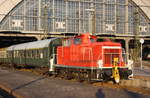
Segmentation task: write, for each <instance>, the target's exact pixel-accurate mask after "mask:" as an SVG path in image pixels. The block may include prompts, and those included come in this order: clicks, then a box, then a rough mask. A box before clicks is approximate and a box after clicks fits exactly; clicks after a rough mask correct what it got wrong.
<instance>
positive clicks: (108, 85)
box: [16, 68, 150, 95]
mask: <svg viewBox="0 0 150 98" xmlns="http://www.w3.org/2000/svg"><path fill="white" fill-rule="evenodd" d="M16 70H19V71H28V72H32V73H34V74H38V75H42V76H45V77H50V78H59V79H65V80H68V82H82V83H83V84H89V85H93V86H96V87H106V88H113V89H124V90H129V91H132V92H135V93H139V94H146V95H149V94H150V89H147V88H141V87H129V86H124V85H121V84H114V83H113V82H112V81H105V82H102V81H101V82H100V81H98V82H96V81H95V82H90V83H89V82H87V81H79V80H78V79H68V78H65V77H63V76H55V75H49V74H48V73H47V72H46V68H45V69H34V70H33V69H26V68H23V69H22V68H21V69H16ZM134 78H136V79H147V80H150V77H147V76H138V75H136V76H134Z"/></svg>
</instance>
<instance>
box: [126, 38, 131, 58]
mask: <svg viewBox="0 0 150 98" xmlns="http://www.w3.org/2000/svg"><path fill="white" fill-rule="evenodd" d="M129 41H130V39H125V48H126V54H127V60H129Z"/></svg>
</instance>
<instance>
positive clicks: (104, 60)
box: [55, 33, 132, 83]
mask: <svg viewBox="0 0 150 98" xmlns="http://www.w3.org/2000/svg"><path fill="white" fill-rule="evenodd" d="M96 40H97V38H96V36H92V35H90V34H89V33H86V34H82V35H80V36H76V37H74V38H70V39H66V40H64V41H63V46H58V47H57V64H56V65H55V68H56V70H57V71H60V68H61V70H62V68H64V69H65V73H67V74H70V75H71V74H72V73H74V72H77V73H78V75H79V78H80V79H82V78H85V77H87V78H88V80H100V79H101V80H108V79H113V80H114V82H116V83H118V82H119V81H120V79H122V78H128V77H129V76H130V75H131V74H132V70H131V69H130V67H131V66H129V65H127V64H126V63H125V61H124V59H123V53H122V47H121V44H120V43H115V42H111V41H105V42H96Z"/></svg>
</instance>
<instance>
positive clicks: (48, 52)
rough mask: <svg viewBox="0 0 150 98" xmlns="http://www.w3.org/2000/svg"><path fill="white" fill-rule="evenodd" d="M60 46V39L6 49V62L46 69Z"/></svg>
mask: <svg viewBox="0 0 150 98" xmlns="http://www.w3.org/2000/svg"><path fill="white" fill-rule="evenodd" d="M59 45H61V39H60V38H52V39H46V40H40V41H35V42H28V43H24V44H18V45H13V46H10V47H8V49H7V50H6V51H7V57H8V60H9V61H8V62H9V63H10V64H14V65H20V66H34V67H48V66H50V59H51V58H55V56H56V47H57V46H59Z"/></svg>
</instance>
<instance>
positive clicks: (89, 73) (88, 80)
mask: <svg viewBox="0 0 150 98" xmlns="http://www.w3.org/2000/svg"><path fill="white" fill-rule="evenodd" d="M86 81H87V82H88V83H92V82H91V72H90V71H88V72H87V75H86Z"/></svg>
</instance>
